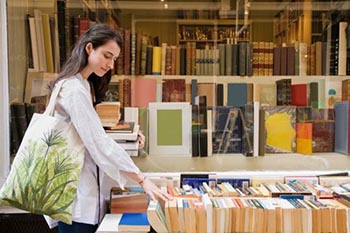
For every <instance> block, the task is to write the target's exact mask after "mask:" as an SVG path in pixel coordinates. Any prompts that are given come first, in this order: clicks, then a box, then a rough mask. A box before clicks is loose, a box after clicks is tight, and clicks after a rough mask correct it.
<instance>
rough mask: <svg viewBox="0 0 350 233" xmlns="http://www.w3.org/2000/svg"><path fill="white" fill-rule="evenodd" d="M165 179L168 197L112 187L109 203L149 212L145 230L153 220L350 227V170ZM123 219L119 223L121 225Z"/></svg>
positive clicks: (230, 226)
mask: <svg viewBox="0 0 350 233" xmlns="http://www.w3.org/2000/svg"><path fill="white" fill-rule="evenodd" d="M158 181H159V180H158ZM166 183H167V186H161V189H162V190H163V192H166V193H169V194H171V195H172V196H173V197H174V198H173V199H172V200H170V201H167V202H165V203H164V202H163V201H159V202H158V201H149V203H148V207H147V200H146V198H145V193H143V192H142V190H133V188H130V189H127V190H126V191H125V192H123V191H120V189H113V190H112V195H111V206H113V205H114V206H117V205H118V206H121V205H122V204H123V203H122V202H121V200H124V201H126V202H127V203H132V202H133V201H135V202H133V203H135V205H132V206H131V205H129V207H128V206H127V205H123V206H121V207H122V208H121V209H119V210H118V212H112V213H127V214H126V216H128V217H129V215H133V214H132V213H139V214H142V215H144V216H147V221H145V222H144V228H142V230H145V229H148V230H149V229H150V226H152V228H153V229H154V230H155V231H156V232H348V231H349V230H350V229H349V225H348V222H349V219H350V215H349V214H350V213H349V208H350V204H349V203H350V201H349V200H350V199H349V194H350V184H349V176H339V177H334V176H319V177H316V176H287V177H275V178H271V177H270V178H267V177H265V179H264V178H262V177H256V179H255V178H254V177H253V178H248V177H247V178H244V177H236V178H234V177H231V178H220V179H219V178H218V179H214V178H210V179H209V178H207V179H205V178H184V179H183V180H182V186H181V187H179V186H172V185H173V184H172V183H171V182H169V180H167V181H166ZM116 190H119V192H118V193H117V192H116ZM245 193H250V194H248V195H246V194H245ZM118 195H120V196H118ZM135 206H137V207H135ZM114 210H116V209H114ZM123 224H124V223H123V222H121V223H120V224H119V226H120V227H121V228H122V229H124V228H123V226H121V225H123ZM129 224H130V223H129ZM133 225H134V224H130V225H129V226H128V227H129V228H128V229H130V230H137V227H139V226H136V228H133V227H134V226H133ZM135 225H138V224H135ZM146 226H147V227H148V228H147V227H146ZM138 230H141V229H138Z"/></svg>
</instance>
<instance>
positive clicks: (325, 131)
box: [312, 121, 335, 152]
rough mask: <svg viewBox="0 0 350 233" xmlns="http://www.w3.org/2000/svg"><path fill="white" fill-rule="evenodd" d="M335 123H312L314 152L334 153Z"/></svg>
mask: <svg viewBox="0 0 350 233" xmlns="http://www.w3.org/2000/svg"><path fill="white" fill-rule="evenodd" d="M334 132H335V123H334V121H315V122H313V123H312V151H313V152H334Z"/></svg>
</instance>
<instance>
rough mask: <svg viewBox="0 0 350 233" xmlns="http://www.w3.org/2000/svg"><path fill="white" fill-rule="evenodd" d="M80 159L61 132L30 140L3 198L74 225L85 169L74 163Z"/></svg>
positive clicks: (0, 196) (19, 156)
mask: <svg viewBox="0 0 350 233" xmlns="http://www.w3.org/2000/svg"><path fill="white" fill-rule="evenodd" d="M76 156H78V155H77V154H74V152H72V151H68V150H67V139H65V138H64V137H62V136H61V134H60V132H59V131H57V130H52V131H49V132H47V133H44V135H43V136H42V138H37V139H36V140H31V139H30V140H29V141H28V143H27V144H26V147H25V148H23V150H21V151H20V154H17V156H16V162H14V163H13V166H15V167H14V168H12V169H11V173H10V175H9V177H8V179H7V181H6V182H7V184H6V185H5V186H4V187H5V189H4V190H3V192H2V193H0V199H1V200H2V201H3V202H5V204H6V202H7V204H8V205H11V206H13V207H17V208H20V209H24V210H27V211H29V212H31V213H37V214H43V215H49V216H50V217H52V218H54V219H57V220H60V221H63V222H66V223H71V208H72V203H73V201H74V198H75V196H76V186H77V181H78V179H79V176H80V171H81V167H82V164H79V163H76V162H75V161H74V158H76ZM12 171H16V172H12ZM0 203H1V201H0Z"/></svg>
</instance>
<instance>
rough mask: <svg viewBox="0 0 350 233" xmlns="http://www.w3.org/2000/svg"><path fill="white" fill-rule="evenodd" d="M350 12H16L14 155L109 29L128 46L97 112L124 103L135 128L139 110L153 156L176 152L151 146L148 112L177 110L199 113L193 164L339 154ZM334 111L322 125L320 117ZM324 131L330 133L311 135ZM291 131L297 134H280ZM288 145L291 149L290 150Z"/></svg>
mask: <svg viewBox="0 0 350 233" xmlns="http://www.w3.org/2000/svg"><path fill="white" fill-rule="evenodd" d="M349 12H350V11H349V2H348V1H320V2H316V1H311V0H300V1H260V0H256V1H254V0H252V1H249V0H238V1H233V0H221V1H219V0H211V1H210V0H207V1H194V0H193V1H192V0H191V1H175V0H172V1H171V0H148V1H134V0H132V1H116V0H65V1H64V0H57V1H52V0H40V1H35V0H26V1H22V0H11V1H7V16H8V53H9V57H8V59H9V96H10V104H11V105H10V110H11V123H10V139H11V140H10V141H11V151H10V153H11V155H12V156H14V155H15V154H16V151H17V149H18V146H19V144H20V141H21V138H22V137H23V134H24V132H25V129H26V127H27V125H28V124H29V122H30V118H31V115H32V114H33V112H43V111H44V110H45V105H46V103H47V101H48V94H49V88H48V86H49V84H50V82H51V81H52V80H54V79H55V78H56V76H57V74H58V73H59V72H60V70H61V67H62V65H63V64H64V63H65V61H66V60H67V58H68V57H69V56H70V53H71V49H72V47H73V46H74V44H75V43H76V42H77V40H78V39H79V37H80V36H81V35H82V34H83V33H84V32H85V31H87V30H88V29H89V28H90V27H93V26H94V25H96V24H98V23H106V24H108V25H110V26H111V27H112V28H114V29H115V30H117V31H118V32H119V33H120V35H121V36H122V37H123V40H124V44H123V46H122V48H121V54H120V56H119V58H118V59H117V61H116V62H115V65H114V69H113V70H112V72H111V81H110V83H109V88H108V90H107V89H106V91H105V90H102V91H101V93H102V94H101V95H100V96H96V101H97V102H102V101H112V102H117V101H118V102H120V107H121V108H120V109H121V110H120V111H122V114H121V116H122V117H121V120H129V119H130V118H128V116H129V115H128V114H124V112H123V111H124V110H125V108H127V107H138V108H139V109H138V110H136V112H137V114H138V116H137V117H138V119H139V122H138V123H139V124H140V130H141V131H142V132H143V133H144V134H145V136H146V145H145V148H144V149H143V153H146V154H147V153H148V152H149V151H150V147H153V146H156V147H155V148H152V150H153V149H157V146H159V147H160V146H166V145H164V143H162V145H157V144H152V143H151V142H152V140H156V137H155V135H152V134H150V130H149V128H148V126H149V125H150V121H153V120H154V119H149V118H148V114H147V107H148V104H149V103H150V102H170V103H169V104H172V103H171V102H175V101H180V102H188V103H190V104H191V108H192V114H191V116H189V117H192V124H191V125H187V126H186V125H184V123H183V122H182V121H181V122H180V121H178V125H177V127H182V130H180V131H181V132H185V130H184V128H185V127H190V128H191V129H192V135H191V138H192V141H191V143H190V144H192V146H190V147H189V148H187V149H188V151H189V154H188V155H187V156H188V157H191V156H193V157H195V156H203V157H207V156H211V155H216V156H223V155H230V156H232V155H234V156H236V155H237V156H242V155H246V156H258V155H262V154H264V153H265V152H268V153H272V154H277V153H288V154H293V153H301V154H310V153H312V152H323V153H333V152H335V151H336V149H335V147H336V146H333V145H337V144H336V143H335V140H336V136H335V135H336V132H335V122H334V117H333V118H332V117H330V118H329V116H334V109H333V106H334V103H336V102H339V101H341V100H349V99H350V98H349V94H348V93H349V91H348V90H347V89H346V87H347V86H348V81H344V82H342V81H343V80H346V79H348V77H349V76H348V75H350V55H349V54H350V52H349V51H350V50H349V48H350V46H349V44H350V41H349V39H348V38H350V36H349V34H350V29H349V28H350V27H349V26H348V24H349V18H350V16H349V14H350V13H349ZM332 76H336V78H333V77H332ZM281 80H282V81H281ZM95 81H96V80H95ZM99 93H100V92H99ZM196 96H199V97H197V98H195V97H196ZM253 101H255V102H259V103H260V104H259V105H254V104H252V102H253ZM97 102H96V103H97ZM281 106H282V107H281ZM325 108H326V109H329V110H325V111H324V114H323V116H324V117H323V118H322V117H321V118H320V117H319V115H320V114H319V110H316V109H325ZM162 109H163V110H164V108H162ZM259 109H261V110H263V111H261V114H262V113H263V112H264V113H265V117H264V118H261V119H260V121H259V116H258V114H257V112H259ZM129 110H130V109H127V111H129ZM130 111H132V110H130ZM278 114H286V116H283V117H281V118H278V117H279V116H280V115H278ZM317 114H318V117H317V119H316V118H315V115H317ZM272 115H273V116H274V117H277V118H278V119H277V120H275V118H272V119H268V118H269V117H270V116H272ZM321 115H322V114H321ZM133 117H135V116H134V115H133ZM125 118H126V119H125ZM118 119H119V118H118ZM264 119H266V121H264ZM281 119H282V120H283V121H284V122H283V124H282V123H281V124H280V123H276V122H279V121H280V120H281ZM285 119H289V120H290V121H289V122H287V123H286V122H285ZM164 120H166V119H164ZM314 121H317V124H319V125H322V127H316V129H315V128H314V129H312V130H311V129H310V127H308V126H305V125H302V123H310V122H312V123H313V122H314ZM319 121H322V122H321V123H319ZM270 122H272V123H274V124H272V125H267V124H269V123H270ZM285 123H286V124H287V125H288V126H290V127H286V128H288V130H285V131H283V130H282V131H281V132H276V131H274V130H281V127H279V126H281V125H284V124H285ZM169 124H172V122H169ZM156 125H157V124H156ZM298 125H299V126H300V128H299V130H298ZM319 128H322V130H321V131H319V132H316V131H317V129H319ZM310 130H311V131H310ZM180 131H179V132H180ZM156 132H157V131H156ZM159 132H160V131H159ZM161 132H162V136H163V137H166V133H167V131H161ZM298 132H299V133H298ZM286 134H287V135H286ZM276 135H283V136H284V137H283V138H291V140H288V142H287V143H286V144H287V145H286V146H283V147H281V146H279V145H280V144H281V143H278V142H279V141H280V139H279V138H278V136H277V137H276ZM300 135H304V136H305V135H306V136H308V138H307V139H305V138H300V137H299V136H300ZM310 135H311V137H310ZM322 135H327V136H326V137H324V138H322V137H323V136H322ZM170 136H171V135H169V138H167V139H166V140H165V139H164V138H163V139H164V140H163V141H164V142H168V141H169V140H170V139H171V137H170ZM271 137H274V138H272V139H271ZM182 138H184V137H182ZM301 139H305V140H301ZM330 139H331V140H330ZM329 140H330V141H329ZM275 142H277V143H275ZM175 144H176V145H179V142H178V141H176V143H175V142H172V141H170V142H169V146H171V145H175ZM180 144H181V145H180V146H183V145H184V142H183V141H182V142H181V143H180ZM283 145H285V143H283ZM325 145H331V146H328V147H327V146H325ZM169 148H171V147H169ZM286 148H288V149H286ZM305 148H306V149H305ZM131 154H132V155H137V154H138V152H134V153H131ZM149 156H152V155H149ZM234 156H232V160H233V161H234V160H235V157H234ZM175 157H176V156H175ZM141 159H142V158H140V160H141ZM135 160H136V161H138V158H135ZM155 160H156V158H155ZM212 169H213V170H215V169H220V168H216V167H212Z"/></svg>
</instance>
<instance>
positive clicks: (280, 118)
mask: <svg viewBox="0 0 350 233" xmlns="http://www.w3.org/2000/svg"><path fill="white" fill-rule="evenodd" d="M291 117H292V116H291V115H290V114H287V113H285V112H284V113H275V114H272V115H271V116H269V117H267V118H266V122H265V127H266V132H267V138H266V144H267V145H268V146H271V147H273V148H278V149H280V150H284V151H286V152H287V151H292V150H293V148H292V146H293V140H294V138H295V134H296V133H295V129H294V128H293V127H292V125H291Z"/></svg>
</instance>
